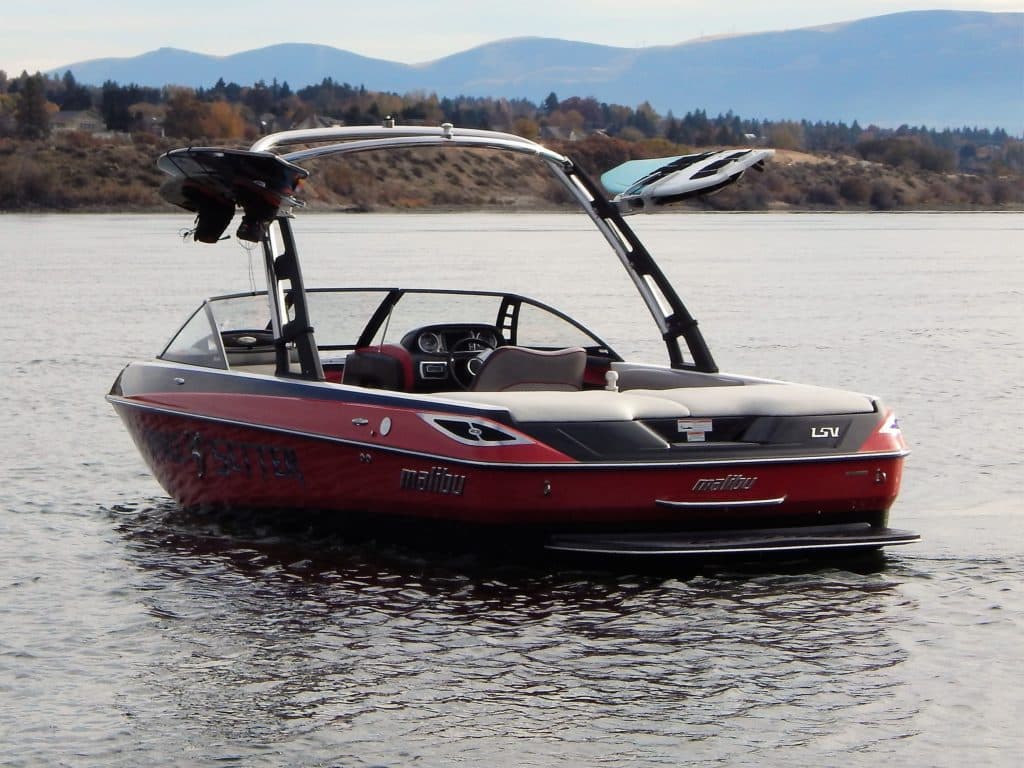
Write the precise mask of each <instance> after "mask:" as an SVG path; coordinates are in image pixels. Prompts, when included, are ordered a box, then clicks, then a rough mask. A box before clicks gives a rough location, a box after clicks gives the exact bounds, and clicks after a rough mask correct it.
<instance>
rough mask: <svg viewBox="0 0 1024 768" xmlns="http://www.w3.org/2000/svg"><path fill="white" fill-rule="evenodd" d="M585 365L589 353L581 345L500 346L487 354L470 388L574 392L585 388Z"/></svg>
mask: <svg viewBox="0 0 1024 768" xmlns="http://www.w3.org/2000/svg"><path fill="white" fill-rule="evenodd" d="M586 366H587V353H586V350H584V349H583V348H581V347H570V348H568V349H556V350H553V351H550V352H544V351H541V350H537V349H527V348H526V347H498V348H497V349H495V350H494V351H493V352H491V353H490V355H488V356H487V359H486V360H485V361H484V364H483V367H482V368H481V369H480V372H479V373H478V374H477V375H476V378H475V379H474V380H473V386H472V387H471V389H472V390H473V391H475V392H509V391H522V390H537V391H564V392H571V391H575V390H579V389H582V388H583V369H584V368H586Z"/></svg>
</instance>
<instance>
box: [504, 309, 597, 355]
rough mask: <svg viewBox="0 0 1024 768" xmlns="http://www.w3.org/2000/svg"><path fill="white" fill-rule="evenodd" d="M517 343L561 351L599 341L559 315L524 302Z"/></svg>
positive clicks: (520, 311)
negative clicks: (563, 348)
mask: <svg viewBox="0 0 1024 768" xmlns="http://www.w3.org/2000/svg"><path fill="white" fill-rule="evenodd" d="M516 343H518V344H519V345H521V346H524V347H540V348H547V349H560V348H562V347H590V346H594V345H595V344H597V341H596V340H595V339H594V338H592V337H591V336H589V335H587V334H585V333H583V332H582V331H581V330H580V329H579V328H577V327H576V326H574V325H573V324H572V323H569V322H567V321H566V320H563V319H562V318H561V317H559V316H558V315H553V314H551V313H550V312H548V311H547V310H545V309H541V308H540V307H536V306H534V305H532V304H527V303H526V302H523V304H522V306H521V307H520V308H519V323H518V325H517V331H516Z"/></svg>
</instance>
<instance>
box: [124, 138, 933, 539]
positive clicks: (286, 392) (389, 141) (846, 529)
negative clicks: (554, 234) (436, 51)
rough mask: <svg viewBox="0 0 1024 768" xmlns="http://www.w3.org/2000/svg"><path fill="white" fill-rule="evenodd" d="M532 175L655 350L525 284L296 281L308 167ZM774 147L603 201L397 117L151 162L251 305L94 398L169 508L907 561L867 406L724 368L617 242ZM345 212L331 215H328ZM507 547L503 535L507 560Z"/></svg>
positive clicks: (558, 159) (672, 171) (502, 146)
mask: <svg viewBox="0 0 1024 768" xmlns="http://www.w3.org/2000/svg"><path fill="white" fill-rule="evenodd" d="M396 150H401V151H403V152H408V151H419V150H433V151H435V152H437V151H444V152H449V151H450V152H455V151H459V150H471V151H486V152H493V153H512V154H514V155H516V156H520V157H525V158H528V161H529V162H531V163H539V164H541V166H543V167H544V168H545V169H546V171H548V172H550V174H551V175H552V176H553V178H554V179H555V180H556V182H557V183H558V184H559V185H560V186H561V188H563V189H564V190H565V192H566V193H567V195H568V197H569V198H570V199H571V201H573V202H574V203H575V205H577V206H578V207H579V208H580V209H582V211H583V212H584V213H585V214H586V215H587V216H588V217H589V220H590V222H591V223H592V224H593V226H594V227H596V229H597V230H598V231H599V232H600V234H601V235H602V236H603V239H604V241H606V242H607V245H608V246H610V250H611V252H612V258H614V259H617V261H618V262H619V264H620V265H621V267H622V268H623V269H625V271H626V273H627V275H628V277H629V278H630V281H631V283H632V285H633V286H635V288H636V290H637V292H638V293H639V296H640V299H641V300H642V302H643V303H644V304H646V307H647V310H648V311H649V313H650V315H651V317H652V318H653V321H654V326H655V329H656V331H657V333H658V335H659V336H660V338H661V339H662V340H663V341H664V344H665V347H666V349H667V358H668V360H667V364H666V365H650V364H646V363H640V362H636V361H631V360H627V359H624V358H623V357H622V356H620V355H619V354H618V353H617V352H616V351H615V350H614V349H612V347H611V346H610V345H609V344H607V343H606V342H605V341H604V340H602V338H601V337H600V336H598V335H597V333H596V332H594V331H591V330H590V329H589V328H587V327H585V326H584V325H583V324H582V323H580V322H578V321H577V320H575V319H573V318H572V317H570V316H569V315H568V314H566V313H564V312H561V311H559V310H558V309H556V308H554V307H552V306H550V305H548V304H546V303H543V302H541V301H538V300H535V299H532V298H530V297H528V296H525V295H521V294H520V293H513V292H503V291H500V290H497V291H473V290H439V289H430V288H426V287H420V286H416V287H409V288H400V287H383V288H380V287H372V288H353V287H345V288H337V289H327V288H318V287H308V288H307V286H306V285H305V283H304V281H303V276H302V270H301V267H300V261H299V255H298V249H297V245H296V230H299V229H300V228H301V227H300V226H299V224H298V223H297V220H296V219H294V218H293V211H294V210H296V209H298V208H301V207H302V205H303V204H302V202H301V200H300V197H299V195H300V187H301V185H302V183H303V181H304V180H305V179H306V178H307V176H308V175H309V174H308V171H307V170H306V168H305V166H306V165H308V164H316V163H317V161H320V160H321V159H324V158H328V157H331V158H334V160H335V161H337V160H339V159H340V161H342V162H344V161H347V160H349V159H350V158H351V157H352V156H355V155H357V154H361V153H367V152H385V153H386V152H391V151H396ZM771 154H772V151H771V150H766V149H731V150H723V151H715V152H703V153H698V154H692V155H684V156H680V157H671V158H660V159H655V160H642V161H631V162H628V163H625V164H623V165H621V166H619V167H617V168H615V169H613V170H612V171H609V172H608V173H606V174H605V175H604V176H603V177H602V179H601V181H602V184H601V185H599V184H598V183H596V182H595V181H594V180H592V179H590V178H589V177H588V176H587V175H586V174H585V173H584V172H582V171H581V170H580V168H579V167H578V166H577V165H576V164H574V162H573V161H572V160H571V159H570V158H568V157H566V156H564V155H563V154H560V153H558V152H555V151H552V150H551V149H549V148H546V147H545V146H542V145H540V144H538V143H535V142H533V141H530V140H527V139H524V138H521V137H519V136H515V135H512V134H507V133H499V132H493V131H484V130H456V129H455V128H453V127H452V126H451V125H449V124H445V125H443V126H440V127H436V128H434V127H401V126H395V125H390V124H389V125H385V126H379V127H378V126H370V127H340V128H325V129H309V130H295V131H286V132H283V133H276V134H272V135H269V136H266V137H263V138H261V139H260V140H258V141H257V142H256V143H255V144H253V145H252V147H251V148H250V149H248V150H238V149H226V148H209V147H207V148H197V147H189V148H184V149H178V150H174V151H171V152H168V153H166V154H164V155H163V156H161V157H160V159H159V161H158V165H159V167H160V168H161V169H162V170H164V171H165V172H167V173H168V174H169V178H168V180H167V182H166V183H165V184H164V186H163V187H162V188H161V193H162V195H163V196H164V198H165V199H167V200H168V201H170V202H172V203H174V204H176V205H178V206H180V207H182V208H184V209H185V210H188V211H190V212H192V213H194V214H196V223H195V228H194V230H193V231H192V232H193V235H194V239H195V240H197V241H199V242H203V243H216V242H218V241H219V240H221V239H223V238H222V236H223V233H224V232H225V231H226V230H227V228H228V226H229V223H230V222H231V220H232V219H233V218H234V216H235V215H236V213H237V212H238V211H239V210H240V211H241V214H242V215H241V221H240V224H239V226H238V229H237V232H236V237H237V238H238V239H239V240H242V241H246V242H248V243H254V244H256V245H255V246H254V247H255V248H256V249H257V252H258V253H259V254H260V259H261V261H262V267H263V272H264V274H265V280H266V289H265V290H255V291H250V292H245V293H236V294H232V295H226V296H218V297H216V298H211V299H209V300H207V301H205V302H203V303H202V304H201V305H200V306H199V308H198V309H196V310H195V312H194V313H193V314H192V315H191V316H190V317H189V318H188V319H187V320H186V322H185V323H184V324H183V325H182V326H181V328H180V330H179V331H178V332H177V333H176V334H175V335H174V336H173V338H172V339H171V341H170V342H169V343H168V344H167V346H166V348H164V350H163V351H162V352H161V353H160V354H159V355H157V356H156V359H153V360H145V361H140V362H132V363H130V364H129V365H127V366H126V367H125V368H124V369H123V370H122V371H121V373H120V374H119V375H118V377H117V379H116V381H115V382H114V384H113V387H112V388H111V390H110V392H109V394H108V395H107V399H108V400H109V401H110V403H111V404H112V405H113V407H114V408H115V410H116V412H117V413H118V415H119V416H120V417H121V419H122V420H123V422H124V424H125V425H126V427H127V429H128V431H129V432H130V434H131V436H132V438H133V439H134V441H135V443H136V445H137V446H138V449H139V451H140V452H141V454H142V456H143V458H144V459H145V461H146V463H147V464H148V465H149V467H150V469H151V471H152V472H153V474H154V475H155V477H156V479H157V480H158V481H159V482H160V484H161V485H162V486H163V488H164V489H166V491H167V493H168V494H170V495H171V496H172V497H173V498H174V499H175V500H176V501H177V502H178V503H179V504H181V505H183V506H185V507H218V508H220V507H229V508H259V509H270V510H280V512H281V514H296V513H299V512H301V511H302V510H317V511H318V512H326V513H327V514H329V515H332V516H335V517H336V518H337V519H338V521H340V522H342V523H344V522H345V521H347V520H352V521H359V522H360V524H362V523H366V522H367V521H369V522H370V524H375V523H376V524H382V525H384V526H385V529H386V530H387V531H390V532H396V531H401V530H405V529H408V530H416V531H418V532H420V533H418V534H417V535H422V533H423V532H426V535H431V533H436V534H437V535H447V534H446V533H444V532H450V531H452V530H458V531H460V532H462V533H465V532H466V531H473V532H476V533H478V534H479V535H481V536H484V537H488V538H490V539H492V540H495V539H497V540H501V541H506V540H507V541H509V542H511V541H516V542H518V543H521V542H523V541H524V540H526V541H529V542H531V543H532V544H535V545H537V546H539V547H543V548H547V549H550V550H557V551H567V552H584V553H598V554H621V555H637V556H647V555H652V556H653V555H721V554H736V553H746V554H750V553H768V552H788V553H792V552H796V553H814V552H831V553H836V552H839V551H859V550H864V549H877V548H879V547H882V546H885V545H892V544H906V543H909V542H912V541H914V540H916V539H917V538H918V536H917V534H915V533H912V532H909V531H903V530H896V529H892V528H890V527H888V514H889V508H890V506H891V505H892V504H893V502H894V500H895V499H896V496H897V493H898V490H899V486H900V477H901V471H902V466H903V461H904V457H905V456H906V455H907V453H908V451H907V447H906V444H905V442H904V439H903V436H902V434H901V432H900V427H899V424H898V421H897V418H896V416H895V414H894V413H893V412H892V411H891V410H890V409H889V408H887V407H886V406H885V405H884V404H883V403H882V402H880V401H879V400H878V399H877V398H875V397H872V396H869V395H865V394H860V393H856V392H848V391H843V390H839V389H829V388H824V387H819V386H810V385H803V384H795V383H788V382H783V381H777V380H770V379H762V378H756V377H750V376H742V375H734V374H727V373H723V372H720V371H719V370H718V367H717V365H716V364H715V361H714V359H713V357H712V355H711V352H710V350H709V349H708V346H707V344H706V343H705V340H704V337H703V336H702V334H701V332H700V330H699V328H698V326H697V323H696V321H695V320H694V318H693V317H692V316H691V314H690V313H689V311H688V310H687V308H686V306H685V305H684V304H683V302H682V300H681V299H680V298H679V296H678V295H677V293H676V291H675V290H674V289H673V286H672V285H671V283H670V282H669V281H668V280H667V278H666V277H665V275H664V274H663V273H662V271H661V270H660V269H659V267H658V266H657V264H656V263H655V261H654V259H653V258H652V256H651V254H650V253H649V252H648V251H647V249H646V248H645V246H644V245H643V243H642V242H641V241H640V239H639V238H638V237H637V235H636V234H635V233H634V231H633V230H632V229H631V228H630V227H629V225H628V224H627V221H626V217H627V216H628V215H629V214H633V213H640V212H646V211H654V210H658V209H660V208H661V207H662V206H664V205H666V204H668V203H672V202H675V201H678V200H683V199H686V198H689V197H693V196H696V195H702V194H707V193H710V192H713V191H715V190H717V189H720V188H722V187H724V186H726V185H728V184H731V183H733V182H735V181H737V180H738V179H739V178H740V177H741V176H742V175H743V174H744V173H745V172H746V171H747V170H750V169H756V170H760V169H762V166H763V165H764V163H765V161H766V160H767V159H768V158H769V157H770V156H771ZM344 218H345V217H333V220H334V221H337V220H344ZM517 546H518V544H517Z"/></svg>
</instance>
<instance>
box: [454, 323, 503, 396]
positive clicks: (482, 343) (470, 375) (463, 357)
mask: <svg viewBox="0 0 1024 768" xmlns="http://www.w3.org/2000/svg"><path fill="white" fill-rule="evenodd" d="M470 346H473V347H476V349H469V347H470ZM464 347H465V349H464ZM481 347H482V348H483V349H481ZM492 349H494V345H493V344H492V343H491V342H489V341H487V340H486V339H478V338H475V337H473V336H466V337H465V338H462V339H459V340H458V341H456V342H455V343H454V344H452V348H451V350H449V352H448V369H449V370H450V371H451V372H452V379H453V380H454V381H455V383H456V384H458V385H459V386H460V387H462V388H463V389H469V388H470V387H472V386H473V379H474V378H476V375H477V374H478V373H479V372H480V366H482V365H483V360H481V359H480V353H481V352H489V351H491V350H492Z"/></svg>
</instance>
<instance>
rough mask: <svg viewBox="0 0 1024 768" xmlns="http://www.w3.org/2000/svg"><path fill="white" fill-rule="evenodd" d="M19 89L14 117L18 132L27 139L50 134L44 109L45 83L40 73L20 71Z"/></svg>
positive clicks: (48, 116) (47, 114)
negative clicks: (29, 73) (31, 73)
mask: <svg viewBox="0 0 1024 768" xmlns="http://www.w3.org/2000/svg"><path fill="white" fill-rule="evenodd" d="M21 80H22V84H21V90H20V92H19V94H18V107H17V109H16V110H15V113H14V119H15V122H16V123H17V126H18V134H19V135H21V136H23V137H25V138H27V139H41V138H43V137H44V136H48V135H49V134H50V114H49V112H47V109H46V103H47V102H46V83H45V82H44V80H43V76H42V74H40V73H39V72H36V73H35V74H34V75H31V76H29V75H28V73H22V77H21Z"/></svg>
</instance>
